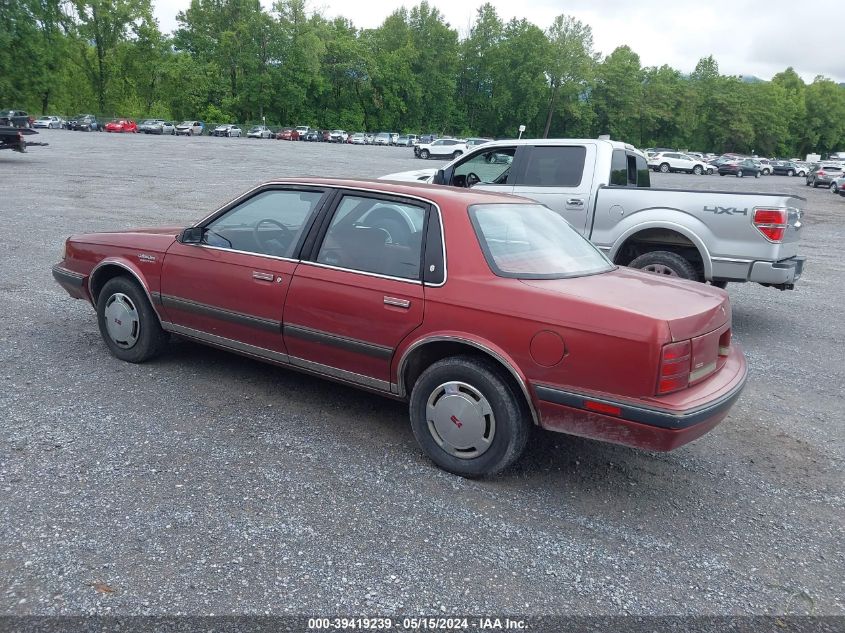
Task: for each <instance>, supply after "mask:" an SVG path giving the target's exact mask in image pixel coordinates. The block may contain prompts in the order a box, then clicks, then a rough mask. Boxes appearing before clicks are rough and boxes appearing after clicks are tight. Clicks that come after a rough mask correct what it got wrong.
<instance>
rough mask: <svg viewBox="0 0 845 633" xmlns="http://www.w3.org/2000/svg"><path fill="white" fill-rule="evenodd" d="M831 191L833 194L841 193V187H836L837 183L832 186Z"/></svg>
mask: <svg viewBox="0 0 845 633" xmlns="http://www.w3.org/2000/svg"><path fill="white" fill-rule="evenodd" d="M830 190H831V191H832V192H833V193H839V187H837V186H836V183H833V184H832V185H830Z"/></svg>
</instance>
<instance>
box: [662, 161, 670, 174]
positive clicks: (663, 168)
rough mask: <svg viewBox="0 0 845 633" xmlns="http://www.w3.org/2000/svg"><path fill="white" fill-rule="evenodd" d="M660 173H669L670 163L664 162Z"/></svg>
mask: <svg viewBox="0 0 845 633" xmlns="http://www.w3.org/2000/svg"><path fill="white" fill-rule="evenodd" d="M660 173H661V174H668V173H669V163H663V164H662V165H660Z"/></svg>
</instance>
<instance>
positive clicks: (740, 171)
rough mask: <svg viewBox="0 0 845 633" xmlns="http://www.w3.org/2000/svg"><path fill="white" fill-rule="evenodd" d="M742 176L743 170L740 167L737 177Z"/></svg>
mask: <svg viewBox="0 0 845 633" xmlns="http://www.w3.org/2000/svg"><path fill="white" fill-rule="evenodd" d="M742 176H743V173H742V170H741V169H740V170H739V171H738V172H736V177H737V178H742Z"/></svg>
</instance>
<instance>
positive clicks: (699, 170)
mask: <svg viewBox="0 0 845 633" xmlns="http://www.w3.org/2000/svg"><path fill="white" fill-rule="evenodd" d="M703 171H704V170H703V169H702V168H701V166H700V165H696V166H695V167H693V168H692V173H694V174H695V175H696V176H700V175H701V173H702V172H703Z"/></svg>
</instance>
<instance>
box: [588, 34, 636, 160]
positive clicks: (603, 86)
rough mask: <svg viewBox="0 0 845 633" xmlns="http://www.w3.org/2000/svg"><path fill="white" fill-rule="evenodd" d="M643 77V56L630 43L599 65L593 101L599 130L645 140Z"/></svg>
mask: <svg viewBox="0 0 845 633" xmlns="http://www.w3.org/2000/svg"><path fill="white" fill-rule="evenodd" d="M643 79H644V73H643V70H642V67H641V66H640V56H639V55H637V54H636V53H635V52H634V51H632V50H631V49H630V48H629V47H627V46H620V47H619V48H617V49H616V50H614V51H613V52H612V53H611V54H610V55H608V56H607V58H605V60H604V61H603V62H602V63H601V64H599V65H598V66H597V68H596V77H595V83H594V86H593V90H592V94H591V101H592V104H593V107H594V108H595V112H596V120H597V123H598V128H599V133H601V134H610V136H611V138H613V139H616V140H620V141H627V142H629V143H637V144H641V143H642V130H641V129H640V118H641V112H640V106H641V104H642V101H643Z"/></svg>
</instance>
